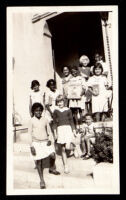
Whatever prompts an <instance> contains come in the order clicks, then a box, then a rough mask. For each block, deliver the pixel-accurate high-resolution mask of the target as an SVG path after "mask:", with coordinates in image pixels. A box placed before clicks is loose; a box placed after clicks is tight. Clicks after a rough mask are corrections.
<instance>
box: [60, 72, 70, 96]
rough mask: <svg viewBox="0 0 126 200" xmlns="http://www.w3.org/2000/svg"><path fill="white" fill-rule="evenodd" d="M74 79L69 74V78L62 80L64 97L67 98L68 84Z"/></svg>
mask: <svg viewBox="0 0 126 200" xmlns="http://www.w3.org/2000/svg"><path fill="white" fill-rule="evenodd" d="M71 78H72V75H71V74H69V76H67V77H63V78H62V86H63V95H64V96H65V97H66V98H67V95H68V83H69V80H70V79H71Z"/></svg>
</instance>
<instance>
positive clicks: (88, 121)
mask: <svg viewBox="0 0 126 200" xmlns="http://www.w3.org/2000/svg"><path fill="white" fill-rule="evenodd" d="M85 122H86V124H87V125H90V124H91V123H92V117H91V116H86V119H85Z"/></svg>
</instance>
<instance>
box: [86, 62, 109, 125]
mask: <svg viewBox="0 0 126 200" xmlns="http://www.w3.org/2000/svg"><path fill="white" fill-rule="evenodd" d="M102 72H103V67H102V64H101V63H96V64H95V66H94V68H93V74H94V75H93V76H92V77H90V78H89V80H88V83H87V84H88V90H89V91H90V92H91V93H92V113H93V115H94V118H95V121H96V122H98V121H104V120H105V116H106V113H107V112H108V99H109V98H110V97H111V91H109V90H108V89H107V87H108V81H107V78H106V77H105V76H103V75H102Z"/></svg>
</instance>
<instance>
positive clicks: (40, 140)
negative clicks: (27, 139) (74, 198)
mask: <svg viewBox="0 0 126 200" xmlns="http://www.w3.org/2000/svg"><path fill="white" fill-rule="evenodd" d="M42 112H43V106H42V105H41V104H40V103H34V104H33V105H32V114H33V117H32V118H31V121H30V134H31V145H30V148H31V154H32V157H33V159H34V160H35V161H36V167H37V170H38V174H39V177H40V188H41V189H44V188H46V185H45V181H44V178H43V159H44V158H47V157H48V156H50V169H49V173H51V174H54V175H59V174H60V173H59V172H58V171H56V166H55V159H56V155H55V150H54V147H53V146H52V145H51V141H50V135H49V133H50V131H49V125H48V122H47V120H46V119H45V118H44V117H42Z"/></svg>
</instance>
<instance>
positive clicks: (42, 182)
mask: <svg viewBox="0 0 126 200" xmlns="http://www.w3.org/2000/svg"><path fill="white" fill-rule="evenodd" d="M45 188H46V185H45V182H44V181H40V189H45Z"/></svg>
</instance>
